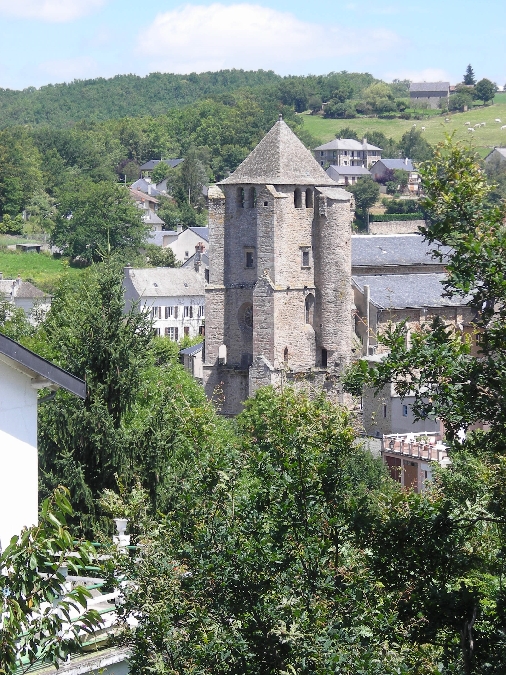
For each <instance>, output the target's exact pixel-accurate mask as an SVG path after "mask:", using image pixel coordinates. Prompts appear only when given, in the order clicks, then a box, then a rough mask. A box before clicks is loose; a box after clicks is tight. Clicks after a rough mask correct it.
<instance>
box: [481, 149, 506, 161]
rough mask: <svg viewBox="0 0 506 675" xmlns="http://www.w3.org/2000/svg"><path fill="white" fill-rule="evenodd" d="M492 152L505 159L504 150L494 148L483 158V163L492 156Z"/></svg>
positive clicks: (505, 150)
mask: <svg viewBox="0 0 506 675" xmlns="http://www.w3.org/2000/svg"><path fill="white" fill-rule="evenodd" d="M494 152H498V153H499V154H500V155H501V157H504V159H506V148H494V149H493V150H491V151H490V152H489V153H488V155H487V156H486V157H485V162H486V161H487V159H488V158H489V157H491V156H492V155H493V154H494Z"/></svg>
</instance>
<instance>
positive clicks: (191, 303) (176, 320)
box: [142, 296, 204, 340]
mask: <svg viewBox="0 0 506 675" xmlns="http://www.w3.org/2000/svg"><path fill="white" fill-rule="evenodd" d="M142 306H143V307H144V308H145V309H146V311H148V312H153V327H154V328H155V330H159V331H160V336H161V337H164V336H165V335H167V333H166V329H167V328H177V330H178V335H177V339H178V340H181V338H182V337H183V336H184V335H185V328H187V329H188V335H189V336H190V337H195V336H196V335H199V329H200V327H201V326H202V325H203V324H204V296H180V297H173V298H171V297H162V298H144V299H143V300H142ZM166 307H172V316H168V317H167V318H165V308H166ZM185 307H186V308H188V309H186V310H185ZM176 308H177V309H176ZM190 308H191V309H190ZM153 310H154V311H153ZM176 314H177V316H176ZM169 337H172V335H170V336H169ZM173 339H176V338H175V337H174V338H173Z"/></svg>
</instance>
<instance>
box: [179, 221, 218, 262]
mask: <svg viewBox="0 0 506 675" xmlns="http://www.w3.org/2000/svg"><path fill="white" fill-rule="evenodd" d="M198 244H203V245H204V250H205V249H207V248H209V228H208V227H189V228H188V229H186V230H182V231H181V232H179V233H178V235H177V238H176V239H174V240H173V241H171V242H169V246H170V247H171V249H172V250H173V251H174V255H175V257H176V260H178V261H179V262H181V263H185V262H186V261H187V260H188V258H190V257H191V256H192V255H193V254H194V253H195V247H196V246H197V245H198Z"/></svg>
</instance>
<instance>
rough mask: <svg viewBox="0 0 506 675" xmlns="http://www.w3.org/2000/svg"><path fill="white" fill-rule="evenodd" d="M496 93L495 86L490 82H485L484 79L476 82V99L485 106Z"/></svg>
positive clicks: (485, 79)
mask: <svg viewBox="0 0 506 675" xmlns="http://www.w3.org/2000/svg"><path fill="white" fill-rule="evenodd" d="M496 91H497V85H496V84H494V83H493V82H491V81H490V80H487V78H486V77H484V78H483V79H482V80H480V81H479V82H477V83H476V87H475V88H474V93H475V96H476V98H478V99H480V100H481V101H483V103H485V104H487V103H488V102H489V101H492V100H493V98H494V96H495V94H496Z"/></svg>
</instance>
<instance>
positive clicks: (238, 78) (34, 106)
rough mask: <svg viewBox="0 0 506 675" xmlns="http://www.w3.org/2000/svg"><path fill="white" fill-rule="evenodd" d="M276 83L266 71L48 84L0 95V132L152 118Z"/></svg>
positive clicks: (9, 91)
mask: <svg viewBox="0 0 506 675" xmlns="http://www.w3.org/2000/svg"><path fill="white" fill-rule="evenodd" d="M281 79H282V78H281V77H280V76H279V75H276V74H275V73H274V72H273V71H272V70H270V71H265V70H257V71H244V70H221V71H218V72H214V73H200V74H196V73H192V74H190V75H173V74H170V73H151V74H150V75H147V76H146V77H139V76H138V75H116V76H115V77H112V78H110V79H105V78H102V77H99V78H96V79H93V80H74V81H73V82H70V83H68V84H66V83H63V84H48V85H46V86H44V87H40V89H36V88H35V87H29V88H27V89H23V90H22V91H16V90H12V89H0V128H4V127H8V126H13V125H15V124H30V125H39V124H48V125H50V126H52V127H65V126H69V125H72V124H73V123H75V122H78V121H80V120H88V121H92V122H101V121H104V120H108V119H121V118H123V117H139V116H141V115H150V116H154V117H157V116H159V115H163V114H164V113H166V112H167V110H169V109H171V108H179V107H182V106H185V105H188V104H190V103H194V102H195V101H197V100H200V99H202V98H206V97H209V96H213V97H214V96H219V95H223V94H227V93H228V92H232V91H235V90H237V89H244V88H252V89H256V88H258V87H265V86H266V85H270V84H274V83H278V82H279V81H280V80H281Z"/></svg>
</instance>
